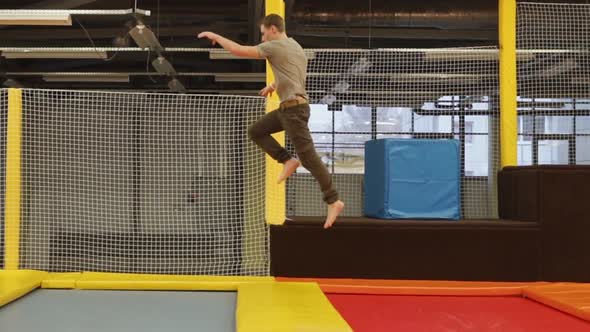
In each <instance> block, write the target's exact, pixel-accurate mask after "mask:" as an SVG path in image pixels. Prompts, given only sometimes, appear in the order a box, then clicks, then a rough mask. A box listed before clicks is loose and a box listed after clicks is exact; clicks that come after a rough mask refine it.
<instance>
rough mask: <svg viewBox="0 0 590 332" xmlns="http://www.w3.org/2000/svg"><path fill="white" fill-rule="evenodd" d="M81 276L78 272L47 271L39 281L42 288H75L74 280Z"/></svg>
mask: <svg viewBox="0 0 590 332" xmlns="http://www.w3.org/2000/svg"><path fill="white" fill-rule="evenodd" d="M80 277H82V273H80V272H68V273H49V275H48V276H47V278H45V279H43V282H42V283H41V287H42V288H54V289H71V288H76V281H77V280H78V279H80Z"/></svg>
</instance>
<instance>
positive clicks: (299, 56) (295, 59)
mask: <svg viewBox="0 0 590 332" xmlns="http://www.w3.org/2000/svg"><path fill="white" fill-rule="evenodd" d="M257 47H258V52H259V53H260V55H261V56H263V57H265V58H267V59H268V62H269V63H270V66H271V68H272V72H273V74H274V76H275V88H276V93H277V94H278V95H279V98H280V100H281V102H283V101H286V100H291V99H295V98H296V97H297V96H301V97H304V98H305V99H308V96H307V93H306V92H305V77H306V73H307V57H306V56H305V53H304V52H303V48H302V47H301V45H299V43H297V42H296V41H295V40H294V39H293V38H283V39H276V40H271V41H267V42H264V43H261V44H259V45H258V46H257Z"/></svg>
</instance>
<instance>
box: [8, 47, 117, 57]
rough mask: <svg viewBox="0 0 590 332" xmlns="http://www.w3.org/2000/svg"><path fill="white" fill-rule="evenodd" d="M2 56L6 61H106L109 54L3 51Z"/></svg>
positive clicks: (99, 52)
mask: <svg viewBox="0 0 590 332" xmlns="http://www.w3.org/2000/svg"><path fill="white" fill-rule="evenodd" d="M0 55H1V56H3V57H5V58H6V59H106V58H107V52H104V51H84V52H80V51H73V52H56V51H33V50H26V49H25V50H22V51H2V50H1V49H0Z"/></svg>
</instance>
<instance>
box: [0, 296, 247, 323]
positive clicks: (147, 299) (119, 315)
mask: <svg viewBox="0 0 590 332" xmlns="http://www.w3.org/2000/svg"><path fill="white" fill-rule="evenodd" d="M236 296H237V293H236V292H201V291H199V292H188V291H109V290H98V291H92V290H46V289H40V290H36V291H33V292H32V293H30V294H28V295H26V296H24V297H22V298H20V299H18V300H16V301H14V302H12V303H9V304H7V305H5V306H3V307H0V331H6V332H29V331H31V332H32V331H43V332H54V331H55V332H70V331H72V332H73V331H82V332H87V331H127V332H129V331H145V332H151V331H166V332H175V331H211V332H221V331H223V332H228V331H232V332H233V331H235V330H236V327H235V310H236Z"/></svg>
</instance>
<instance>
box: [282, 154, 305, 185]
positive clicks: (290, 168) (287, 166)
mask: <svg viewBox="0 0 590 332" xmlns="http://www.w3.org/2000/svg"><path fill="white" fill-rule="evenodd" d="M299 166H301V162H300V161H299V160H297V159H295V158H291V159H289V160H287V161H285V163H284V164H283V172H282V173H281V175H280V176H279V179H278V180H277V183H281V182H283V181H285V180H286V179H287V178H288V177H289V176H291V174H293V172H295V170H296V169H297V167H299Z"/></svg>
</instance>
